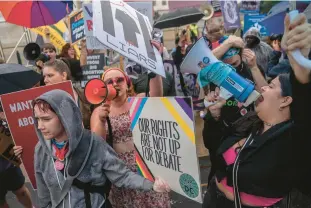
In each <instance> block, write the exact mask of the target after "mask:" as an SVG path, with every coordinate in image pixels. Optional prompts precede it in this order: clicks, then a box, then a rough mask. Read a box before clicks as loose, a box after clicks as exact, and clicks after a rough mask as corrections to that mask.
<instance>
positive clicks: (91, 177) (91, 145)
mask: <svg viewBox="0 0 311 208" xmlns="http://www.w3.org/2000/svg"><path fill="white" fill-rule="evenodd" d="M33 107H34V117H35V129H36V132H37V135H38V138H39V143H38V144H37V145H36V148H35V156H34V158H35V159H34V166H35V177H36V184H37V193H38V201H39V207H42V208H43V207H44V208H46V207H48V208H50V207H52V208H80V207H87V208H88V207H92V208H100V207H105V206H106V205H105V204H106V203H105V200H106V199H105V194H104V193H103V189H104V187H103V186H104V184H105V183H106V182H108V180H109V181H111V183H113V184H114V185H115V186H117V187H125V188H130V189H140V190H145V191H150V190H152V189H153V190H154V191H156V192H168V191H169V189H170V188H169V186H168V185H167V183H166V182H165V181H163V180H162V179H160V178H156V179H155V182H154V183H153V182H151V181H149V180H147V179H145V178H143V177H142V176H140V175H137V174H135V173H133V172H132V171H130V170H129V169H127V167H126V166H125V164H124V163H123V162H122V161H121V160H120V159H119V158H118V156H117V154H116V153H115V151H114V150H113V149H112V148H111V147H110V146H109V145H108V144H107V143H106V142H105V141H104V140H103V139H102V138H101V137H99V136H97V135H95V134H94V133H92V132H90V131H89V130H86V129H84V128H83V125H82V117H81V113H80V110H79V108H78V106H77V105H76V103H75V101H74V100H73V99H72V98H71V96H70V95H69V94H68V93H67V92H65V91H62V90H52V91H49V92H47V93H44V94H43V95H41V96H39V97H38V98H37V99H35V100H34V102H33ZM86 191H87V193H86Z"/></svg>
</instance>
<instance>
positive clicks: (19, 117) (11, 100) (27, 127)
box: [1, 81, 74, 188]
mask: <svg viewBox="0 0 311 208" xmlns="http://www.w3.org/2000/svg"><path fill="white" fill-rule="evenodd" d="M54 89H60V90H64V91H66V92H68V93H69V94H70V95H71V96H74V95H73V89H72V84H71V82H70V81H66V82H63V83H60V84H55V85H50V86H44V87H38V88H32V89H28V90H22V91H19V92H13V93H9V94H5V95H1V102H2V107H3V110H4V113H5V115H6V118H7V122H8V124H9V129H10V131H11V134H12V137H13V139H14V142H15V144H16V145H17V146H22V147H23V163H24V165H25V169H26V171H27V173H28V176H29V178H30V181H31V183H32V185H33V187H34V188H36V181H35V174H34V149H35V146H36V144H37V143H38V137H37V134H36V132H35V128H34V125H33V124H34V118H33V113H32V101H33V100H34V99H35V98H37V97H39V96H40V95H42V94H44V93H46V92H48V91H51V90H54Z"/></svg>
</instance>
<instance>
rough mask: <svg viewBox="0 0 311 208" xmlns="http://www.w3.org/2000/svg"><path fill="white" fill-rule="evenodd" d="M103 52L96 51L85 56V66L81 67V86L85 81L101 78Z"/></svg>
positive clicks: (103, 59)
mask: <svg viewBox="0 0 311 208" xmlns="http://www.w3.org/2000/svg"><path fill="white" fill-rule="evenodd" d="M105 63H106V60H105V54H102V53H98V54H92V55H88V56H87V60H86V64H87V65H86V66H84V67H83V68H82V75H83V78H82V81H81V87H82V88H84V87H85V85H86V83H87V82H88V81H89V80H91V79H94V78H99V79H100V78H101V76H102V74H103V72H104V66H105V65H106V64H105Z"/></svg>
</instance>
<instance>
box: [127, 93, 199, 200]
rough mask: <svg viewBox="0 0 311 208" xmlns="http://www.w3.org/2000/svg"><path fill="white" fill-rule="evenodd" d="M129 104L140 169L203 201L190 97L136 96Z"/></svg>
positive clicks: (174, 188)
mask: <svg viewBox="0 0 311 208" xmlns="http://www.w3.org/2000/svg"><path fill="white" fill-rule="evenodd" d="M129 103H130V106H131V107H130V119H131V130H132V132H133V139H134V144H135V147H136V149H137V154H136V163H137V166H138V172H139V173H141V174H142V175H143V176H144V177H145V178H147V179H150V180H152V179H153V178H154V177H161V178H163V179H164V180H165V181H167V182H168V183H169V185H170V187H171V189H172V190H173V191H175V192H177V193H179V194H181V195H183V196H185V197H187V198H189V199H192V200H194V201H197V202H199V203H202V194H201V186H200V184H201V183H200V174H199V163H198V158H197V153H196V144H195V132H194V116H193V109H192V99H191V97H161V98H155V97H144V98H142V97H140V98H139V97H135V98H129ZM155 109H157V110H156V111H155ZM159 112H161V113H159Z"/></svg>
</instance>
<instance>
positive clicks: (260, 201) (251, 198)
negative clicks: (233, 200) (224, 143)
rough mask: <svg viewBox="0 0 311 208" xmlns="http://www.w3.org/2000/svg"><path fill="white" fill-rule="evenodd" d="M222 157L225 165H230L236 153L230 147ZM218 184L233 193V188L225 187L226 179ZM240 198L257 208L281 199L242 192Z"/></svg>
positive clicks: (270, 204)
mask: <svg viewBox="0 0 311 208" xmlns="http://www.w3.org/2000/svg"><path fill="white" fill-rule="evenodd" d="M222 156H223V157H224V159H225V161H226V164H227V165H231V164H233V163H234V161H235V159H236V157H237V153H236V151H235V149H234V148H233V147H231V148H230V149H228V150H227V151H226V152H225V153H223V155H222ZM220 183H221V184H222V186H223V187H225V188H226V189H227V190H228V191H229V192H231V193H233V187H230V186H228V185H227V178H224V179H222V180H221V181H220ZM240 197H241V201H244V202H248V203H249V204H252V205H253V206H259V207H260V206H263V207H269V206H272V205H274V204H276V203H277V202H279V201H281V200H282V198H266V197H261V196H255V195H251V194H247V193H244V192H240Z"/></svg>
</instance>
